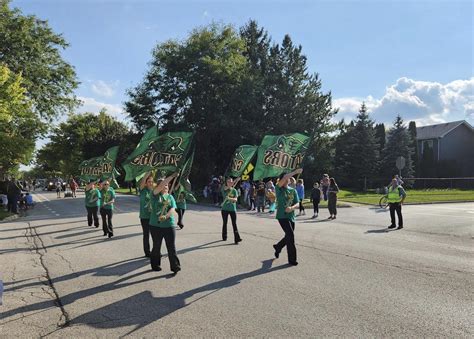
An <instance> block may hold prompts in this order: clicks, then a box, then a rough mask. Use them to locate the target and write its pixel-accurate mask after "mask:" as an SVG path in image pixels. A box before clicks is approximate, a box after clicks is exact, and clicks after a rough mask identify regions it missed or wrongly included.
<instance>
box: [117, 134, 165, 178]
mask: <svg viewBox="0 0 474 339" xmlns="http://www.w3.org/2000/svg"><path fill="white" fill-rule="evenodd" d="M157 138H158V127H157V126H153V127H151V128H149V129H148V130H147V131H146V132H145V134H144V135H143V136H142V138H141V139H140V142H139V143H138V145H137V147H136V148H135V150H134V151H133V152H132V154H130V155H129V156H128V157H127V159H126V160H125V161H124V163H123V164H122V167H123V168H124V169H125V173H126V175H125V181H132V180H133V179H135V178H137V177H142V176H143V175H144V174H145V173H146V172H148V171H150V170H152V169H153V167H152V166H151V165H150V164H148V165H147V163H149V160H148V159H151V156H152V153H153V152H154V151H153V148H152V146H151V144H153V143H154V142H155V140H156V139H157ZM140 163H143V165H141V164H140Z"/></svg>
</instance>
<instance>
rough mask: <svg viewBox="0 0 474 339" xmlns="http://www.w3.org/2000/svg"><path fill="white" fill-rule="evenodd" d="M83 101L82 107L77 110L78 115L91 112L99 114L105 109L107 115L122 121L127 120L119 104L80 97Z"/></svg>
mask: <svg viewBox="0 0 474 339" xmlns="http://www.w3.org/2000/svg"><path fill="white" fill-rule="evenodd" d="M78 99H79V100H81V101H82V106H81V107H80V108H79V109H78V110H77V112H78V113H84V112H90V113H96V114H97V113H99V112H100V110H101V109H103V108H105V109H106V110H107V113H108V114H110V115H112V116H114V117H116V118H117V119H118V120H120V121H125V120H126V115H125V113H124V111H123V109H122V106H121V105H119V104H109V103H105V102H100V101H97V100H96V99H94V98H89V97H78Z"/></svg>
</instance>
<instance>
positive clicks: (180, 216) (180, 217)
mask: <svg viewBox="0 0 474 339" xmlns="http://www.w3.org/2000/svg"><path fill="white" fill-rule="evenodd" d="M184 212H186V210H183V209H182V208H177V209H176V213H178V226H180V227H181V228H183V226H184V225H183V217H184Z"/></svg>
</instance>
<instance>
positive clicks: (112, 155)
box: [79, 146, 119, 180]
mask: <svg viewBox="0 0 474 339" xmlns="http://www.w3.org/2000/svg"><path fill="white" fill-rule="evenodd" d="M118 150H119V146H114V147H111V148H109V149H108V150H107V151H105V154H104V155H103V156H100V157H95V158H92V159H89V160H84V161H83V162H81V164H80V165H79V170H80V172H81V174H80V178H81V179H82V180H98V179H109V178H114V177H115V174H116V173H118V172H117V170H116V169H115V161H116V159H117V155H118Z"/></svg>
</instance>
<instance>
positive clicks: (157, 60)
mask: <svg viewBox="0 0 474 339" xmlns="http://www.w3.org/2000/svg"><path fill="white" fill-rule="evenodd" d="M129 97H130V100H129V101H128V102H127V103H126V104H125V108H126V111H127V113H128V114H129V116H130V117H131V119H132V121H133V122H134V124H135V127H136V129H138V130H139V131H143V130H144V126H148V125H149V124H153V123H158V125H159V126H160V128H161V130H162V131H171V130H178V129H191V130H194V131H196V135H195V143H196V158H198V159H200V161H199V162H196V163H195V164H194V166H193V173H192V177H193V176H195V177H194V178H193V179H198V180H197V182H199V183H201V182H203V181H204V180H207V177H208V176H209V175H210V174H212V173H223V171H224V170H225V168H226V166H227V164H228V161H229V159H228V157H227V155H230V154H231V153H232V152H233V150H234V149H235V147H236V146H238V145H241V144H258V143H260V141H261V139H262V137H263V135H265V134H270V133H274V134H276V133H291V132H306V133H308V134H310V133H314V134H316V135H318V137H319V136H320V135H321V136H322V135H323V134H324V133H328V131H329V130H330V128H331V126H332V124H331V123H330V118H331V117H332V116H333V115H334V114H335V111H333V110H332V108H331V94H330V93H327V94H323V93H321V81H320V80H319V78H318V77H317V75H316V74H315V75H309V74H308V73H307V70H306V57H305V56H304V55H302V48H301V46H298V47H295V46H294V45H293V43H292V42H291V39H290V37H289V36H286V37H285V39H284V40H283V43H282V47H281V48H280V47H279V46H278V45H273V46H272V45H271V41H270V39H269V38H268V34H267V33H266V32H265V31H264V30H263V29H261V28H259V27H258V25H257V24H256V22H254V21H251V22H249V24H247V25H246V26H244V27H242V28H241V30H240V32H236V31H235V30H234V29H233V28H232V27H231V26H220V25H216V24H213V25H210V26H208V27H204V28H202V29H197V30H194V31H193V32H192V33H191V34H190V36H189V37H188V38H187V39H186V40H185V41H182V42H178V41H172V40H171V41H167V42H165V43H162V44H159V45H157V46H156V47H155V49H154V51H153V58H152V61H151V62H150V69H149V70H148V72H147V74H146V76H145V78H144V80H143V82H142V83H140V84H138V85H137V86H136V87H135V88H134V89H132V90H130V91H129ZM316 132H317V133H316ZM196 174H198V175H200V176H199V177H198V176H196ZM205 178H206V179H205ZM195 181H196V180H195Z"/></svg>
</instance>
